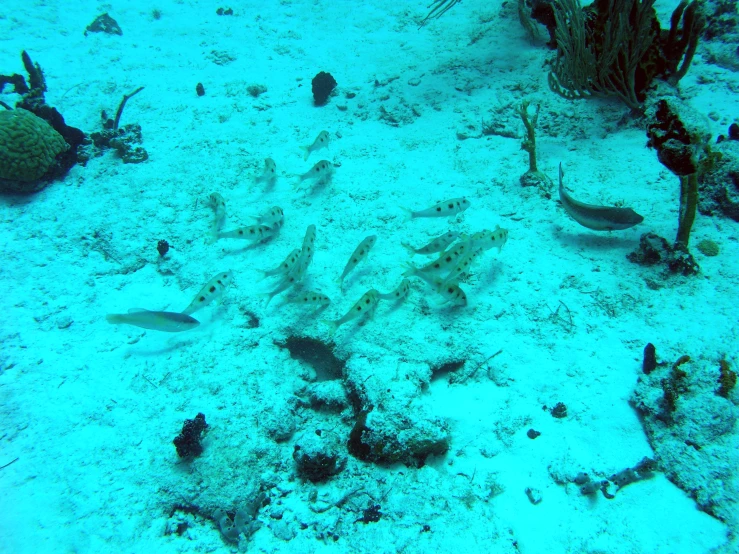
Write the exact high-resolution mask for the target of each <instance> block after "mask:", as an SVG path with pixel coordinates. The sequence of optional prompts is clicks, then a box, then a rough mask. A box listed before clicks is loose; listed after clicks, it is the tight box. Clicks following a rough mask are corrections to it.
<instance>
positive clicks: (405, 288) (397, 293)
mask: <svg viewBox="0 0 739 554" xmlns="http://www.w3.org/2000/svg"><path fill="white" fill-rule="evenodd" d="M410 292H411V282H410V280H409V279H407V278H405V279H403V280H402V281H401V282H400V284H399V285H398V286H397V287H396V288H395V290H393V291H390V292H388V293H385V294H382V293H380V298H381V299H383V300H402V299H403V298H405V297H406V296H408V293H410Z"/></svg>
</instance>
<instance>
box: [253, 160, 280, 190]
mask: <svg viewBox="0 0 739 554" xmlns="http://www.w3.org/2000/svg"><path fill="white" fill-rule="evenodd" d="M254 182H255V183H257V184H261V183H264V184H265V185H267V188H270V187H272V186H273V185H274V184H275V182H277V164H276V163H275V161H274V160H273V159H272V158H265V159H264V170H263V171H262V174H261V175H259V176H257V177H256V178H255V179H254Z"/></svg>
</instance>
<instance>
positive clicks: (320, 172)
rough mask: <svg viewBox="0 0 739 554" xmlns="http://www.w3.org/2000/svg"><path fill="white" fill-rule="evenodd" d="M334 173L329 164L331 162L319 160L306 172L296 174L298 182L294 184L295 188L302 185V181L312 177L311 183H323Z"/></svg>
mask: <svg viewBox="0 0 739 554" xmlns="http://www.w3.org/2000/svg"><path fill="white" fill-rule="evenodd" d="M333 174H334V168H333V166H332V165H331V162H329V161H328V160H321V161H320V162H318V163H317V164H316V165H314V166H313V167H311V168H310V169H309V170H308V171H307V172H305V173H303V174H302V175H298V182H297V183H296V184H295V187H296V188H297V189H300V188H301V187H302V185H303V182H305V181H307V180H309V179H313V180H314V181H313V185H314V186H318V185H325V184H327V183H328V182H329V181H330V180H331V177H332V176H333Z"/></svg>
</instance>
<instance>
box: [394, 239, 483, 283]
mask: <svg viewBox="0 0 739 554" xmlns="http://www.w3.org/2000/svg"><path fill="white" fill-rule="evenodd" d="M469 249H470V243H469V242H466V241H465V242H460V243H457V244H456V245H452V248H450V249H449V250H446V251H444V252H442V253H441V255H440V256H439V257H438V258H436V259H435V260H434V261H432V262H430V263H428V264H426V265H425V266H422V267H416V266H414V265H413V264H410V263H409V264H406V265H407V266H408V268H409V269H408V271H406V272H405V273H403V275H404V276H406V277H410V276H413V275H415V272H420V273H425V274H432V273H442V272H444V271H450V270H451V269H452V268H453V267H454V264H455V263H456V262H457V260H459V259H460V258H461V257H462V256H464V255H465V254H466V253H467V252H468V251H469Z"/></svg>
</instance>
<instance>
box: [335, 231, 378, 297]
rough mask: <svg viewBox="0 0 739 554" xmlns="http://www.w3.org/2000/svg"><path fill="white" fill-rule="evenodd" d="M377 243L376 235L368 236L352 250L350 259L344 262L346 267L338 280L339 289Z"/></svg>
mask: <svg viewBox="0 0 739 554" xmlns="http://www.w3.org/2000/svg"><path fill="white" fill-rule="evenodd" d="M376 242H377V235H370V236H368V237H365V238H364V239H363V240H362V242H360V243H359V246H357V247H356V248H355V249H354V252H353V253H352V255H351V257H350V258H349V261H348V262H346V266H345V267H344V272H343V273H342V274H341V277H339V279H338V283H339V287H340V288H342V287H343V286H344V278H345V277H346V276H347V275H349V273H351V272H352V271H354V268H355V267H357V265H359V263H360V262H361V261H362V260H364V259H365V258H366V257H367V254H368V253H369V251H370V250H371V249H372V247H373V246H374V245H375V243H376Z"/></svg>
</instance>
